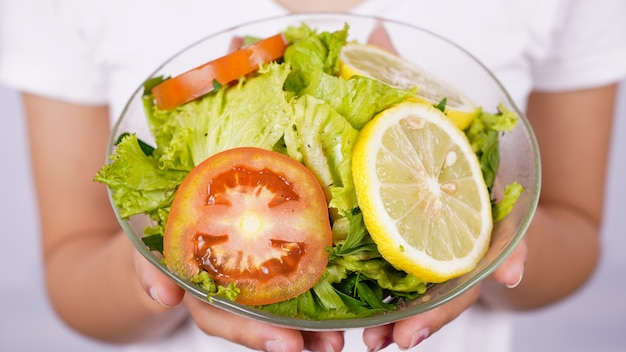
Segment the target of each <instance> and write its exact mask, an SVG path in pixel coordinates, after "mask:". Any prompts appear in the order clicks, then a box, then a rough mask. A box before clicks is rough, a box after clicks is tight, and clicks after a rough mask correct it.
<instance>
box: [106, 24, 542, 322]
mask: <svg viewBox="0 0 626 352" xmlns="http://www.w3.org/2000/svg"><path fill="white" fill-rule="evenodd" d="M302 23H306V24H307V25H309V26H310V27H311V28H314V29H317V30H319V31H322V30H328V31H335V30H340V29H341V28H343V26H344V24H346V23H347V24H349V26H350V30H349V34H350V36H349V38H348V40H356V41H358V42H361V43H365V42H367V38H368V35H369V34H370V33H371V32H372V30H373V29H374V28H376V27H377V26H379V25H381V24H382V25H383V26H384V27H385V29H386V30H387V31H388V33H389V35H390V37H391V40H392V42H393V45H394V46H395V48H396V50H397V51H398V53H399V54H400V55H401V56H403V57H404V58H406V59H408V60H410V61H413V62H414V63H416V64H418V65H419V66H421V67H422V68H424V69H426V70H427V71H430V72H431V73H433V74H434V75H436V76H439V77H440V78H441V79H443V80H444V81H447V82H448V83H449V84H450V85H452V86H453V87H456V88H457V89H458V90H459V91H461V92H463V93H464V94H465V95H466V96H467V97H469V98H470V99H471V100H473V101H474V102H475V103H476V104H477V105H479V106H482V107H483V108H484V109H485V110H486V111H490V112H495V110H496V107H497V106H498V104H504V106H506V107H507V108H508V109H509V110H511V111H513V112H515V113H517V115H518V117H519V122H518V124H517V125H516V127H515V129H514V130H513V131H512V132H508V133H505V134H504V135H502V137H501V141H500V143H501V144H500V153H501V164H500V169H499V172H498V175H497V180H498V182H497V184H509V183H511V182H513V181H517V182H519V183H520V184H522V185H523V186H524V188H525V191H524V192H523V193H522V195H521V197H520V199H519V200H518V202H517V204H516V205H515V207H514V209H513V211H512V212H511V213H510V214H509V215H508V216H507V217H506V218H504V219H503V220H501V221H500V222H497V223H495V224H494V228H493V234H492V239H491V244H490V247H489V250H488V252H487V254H486V255H485V256H484V257H483V258H482V260H481V261H480V263H479V264H478V266H477V267H476V268H475V269H474V270H472V271H471V272H469V273H467V274H465V275H463V276H461V277H458V278H456V279H452V280H449V281H447V282H445V283H441V284H432V285H429V286H428V289H427V291H426V292H425V293H424V294H423V295H421V296H419V297H418V298H416V299H414V300H412V301H409V302H407V304H406V305H405V306H402V307H398V308H397V309H396V310H393V311H390V312H386V313H381V314H378V315H374V316H369V317H363V318H353V319H340V320H305V319H298V318H290V317H285V316H280V315H275V314H270V313H267V312H265V311H261V310H258V309H255V308H252V307H249V306H245V305H241V304H238V303H236V302H232V301H230V300H228V299H226V298H223V297H220V296H215V297H212V298H211V299H207V293H206V292H205V291H204V290H203V289H201V288H200V287H199V286H197V285H195V284H193V283H191V282H188V281H186V280H184V279H181V278H179V277H177V276H175V275H173V274H172V273H170V272H169V270H168V269H167V267H166V266H165V265H164V264H163V263H162V261H161V257H160V256H159V254H158V253H155V252H151V251H150V250H149V249H148V247H147V246H146V245H145V244H144V243H143V241H142V240H141V237H142V234H143V230H144V227H145V226H146V224H147V223H146V218H145V217H142V216H134V217H131V218H129V219H123V218H121V217H120V216H119V212H118V210H117V209H115V212H116V215H117V216H118V219H119V222H120V224H121V226H122V228H123V229H124V231H125V232H126V234H127V235H128V237H129V238H130V240H131V241H132V243H133V244H134V245H135V247H136V248H137V250H139V252H141V254H142V255H143V256H144V257H145V258H147V259H148V260H149V261H150V262H151V263H152V264H154V265H155V266H156V267H157V268H158V269H160V270H161V271H162V272H163V273H165V274H166V275H168V276H169V277H171V278H172V279H173V280H174V281H176V282H177V283H178V285H180V286H181V287H183V288H184V289H185V290H186V291H187V292H188V293H190V294H192V295H194V296H196V297H198V298H199V299H201V300H204V301H205V302H207V304H211V305H213V306H215V307H219V308H221V309H224V310H227V311H229V312H232V313H235V314H239V315H242V316H245V317H248V318H251V319H256V320H259V321H263V322H266V323H270V324H275V325H281V326H287V327H291V328H297V329H302V330H344V329H349V328H362V327H369V326H376V325H382V324H387V323H391V322H394V321H397V320H400V319H403V318H406V317H409V316H412V315H415V314H419V313H422V312H425V311H428V310H430V309H433V308H435V307H438V306H440V305H442V304H444V303H446V302H448V301H450V300H452V299H454V298H455V297H457V296H459V295H460V294H462V293H463V292H465V291H467V290H468V289H469V288H471V287H472V286H474V285H475V284H476V283H478V282H480V281H481V280H482V279H484V278H486V277H487V276H488V275H489V274H491V273H492V272H493V271H494V270H495V269H496V267H497V266H498V265H500V264H501V263H502V262H503V261H504V260H505V259H506V258H507V256H509V254H510V253H511V252H512V251H513V249H514V248H515V246H516V245H517V244H518V243H519V242H520V240H521V239H522V237H523V236H524V233H525V232H526V230H527V229H528V226H529V224H530V222H531V219H532V218H533V215H534V212H535V209H536V206H537V202H538V199H539V191H540V180H541V178H540V161H539V152H538V147H537V143H536V140H535V136H534V134H533V132H532V129H531V126H530V124H529V122H528V120H527V119H526V118H525V117H524V115H523V114H522V112H521V111H520V110H519V109H518V107H517V106H515V104H514V102H513V101H512V100H511V98H510V97H509V95H508V94H507V92H506V90H505V88H504V87H503V86H502V85H501V84H500V83H499V82H498V80H497V79H496V78H495V76H494V75H493V74H492V73H491V72H490V71H489V70H488V69H487V68H486V67H485V66H484V65H483V64H481V63H480V62H479V61H478V60H477V59H475V58H474V57H473V56H472V55H471V54H470V53H468V52H467V51H465V50H464V49H462V48H461V47H459V46H458V45H456V44H454V43H452V42H450V41H448V40H446V39H445V38H442V37H441V36H438V35H437V34H434V33H432V32H429V31H426V30H423V29H420V28H418V27H415V26H411V25H407V24H403V23H399V22H396V21H390V20H386V19H382V18H375V17H367V16H359V15H348V14H343V13H341V14H339V13H337V14H329V13H325V14H322V13H319V14H293V15H285V16H280V17H274V18H269V19H263V20H259V21H254V22H249V23H246V24H243V25H240V26H236V27H233V28H231V29H228V30H225V31H222V32H219V33H216V34H213V35H210V36H208V37H206V38H204V39H202V40H200V41H198V42H196V43H194V44H192V45H190V46H189V47H187V48H185V49H184V50H182V51H180V52H179V53H177V54H175V55H174V56H173V57H172V58H171V59H169V60H168V61H166V62H165V63H164V64H162V65H161V66H160V67H159V68H158V69H156V71H155V72H154V73H153V74H152V75H151V77H156V76H175V75H177V74H180V73H182V72H185V71H187V70H188V69H190V68H193V67H197V66H199V65H200V64H203V63H205V62H207V61H209V60H211V59H214V58H217V57H220V56H222V55H224V54H225V53H226V52H227V50H228V48H229V45H230V43H231V40H232V38H233V37H236V36H238V37H243V36H246V35H253V36H256V37H261V38H262V37H269V36H271V35H274V34H276V33H278V32H280V31H283V30H285V29H286V28H287V27H289V26H299V25H300V24H302ZM146 78H148V77H146ZM137 83H138V85H139V87H138V88H137V90H136V91H135V93H134V94H133V95H132V97H131V98H130V100H129V101H128V103H127V105H126V107H125V108H124V110H123V112H122V114H121V116H120V118H119V120H118V121H117V122H116V124H115V125H114V127H113V130H112V134H111V138H110V143H109V147H108V152H109V154H110V153H113V152H114V149H115V141H116V140H117V139H118V137H119V136H120V135H121V134H123V133H126V132H130V133H136V134H137V136H138V137H139V138H140V139H142V140H144V141H148V142H153V138H152V136H151V134H150V132H149V129H148V125H147V122H146V118H145V113H144V108H143V103H142V99H141V95H142V91H143V88H142V86H141V85H140V83H142V82H137ZM496 192H501V190H498V189H497V187H496ZM495 196H496V197H497V196H498V195H497V194H496V195H495ZM114 208H115V206H114Z"/></svg>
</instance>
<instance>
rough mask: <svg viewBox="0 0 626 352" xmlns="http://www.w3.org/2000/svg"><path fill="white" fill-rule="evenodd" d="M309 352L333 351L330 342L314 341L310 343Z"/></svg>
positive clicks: (323, 340)
mask: <svg viewBox="0 0 626 352" xmlns="http://www.w3.org/2000/svg"><path fill="white" fill-rule="evenodd" d="M311 351H314V352H334V351H335V349H334V348H333V345H331V344H330V342H328V341H326V340H325V339H316V340H314V341H312V342H311Z"/></svg>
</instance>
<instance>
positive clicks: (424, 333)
mask: <svg viewBox="0 0 626 352" xmlns="http://www.w3.org/2000/svg"><path fill="white" fill-rule="evenodd" d="M428 334H429V332H428V328H423V329H421V330H417V331H416V332H414V333H413V336H412V337H411V344H410V345H409V347H408V348H402V347H401V348H400V349H401V350H403V351H407V350H410V349H411V348H413V347H415V346H417V345H419V344H420V343H421V342H422V341H424V340H426V338H427V337H428Z"/></svg>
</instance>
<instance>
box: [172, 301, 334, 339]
mask: <svg viewBox="0 0 626 352" xmlns="http://www.w3.org/2000/svg"><path fill="white" fill-rule="evenodd" d="M184 303H185V305H186V306H187V309H188V310H189V312H190V313H191V316H192V317H193V319H194V321H195V322H196V324H197V325H198V327H200V329H201V330H202V331H204V332H205V333H206V334H208V335H211V336H217V337H221V338H224V339H226V340H229V341H231V342H234V343H236V344H240V345H243V346H246V347H248V348H251V349H255V350H260V351H303V350H304V348H307V349H309V350H312V351H340V350H341V349H342V348H343V333H342V332H340V331H330V332H301V331H298V330H293V329H288V328H283V327H279V326H274V325H269V324H265V323H262V322H259V321H255V320H251V319H248V318H244V317H241V316H238V315H235V314H232V313H229V312H227V311H225V310H222V309H220V308H216V307H213V306H211V305H209V304H207V303H206V302H203V301H201V300H199V299H197V298H196V297H193V296H191V295H187V297H186V298H185V300H184Z"/></svg>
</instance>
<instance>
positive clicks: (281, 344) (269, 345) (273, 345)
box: [265, 339, 287, 352]
mask: <svg viewBox="0 0 626 352" xmlns="http://www.w3.org/2000/svg"><path fill="white" fill-rule="evenodd" d="M265 351H266V352H285V351H287V346H285V341H283V340H281V339H276V340H270V341H267V342H266V343H265Z"/></svg>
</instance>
